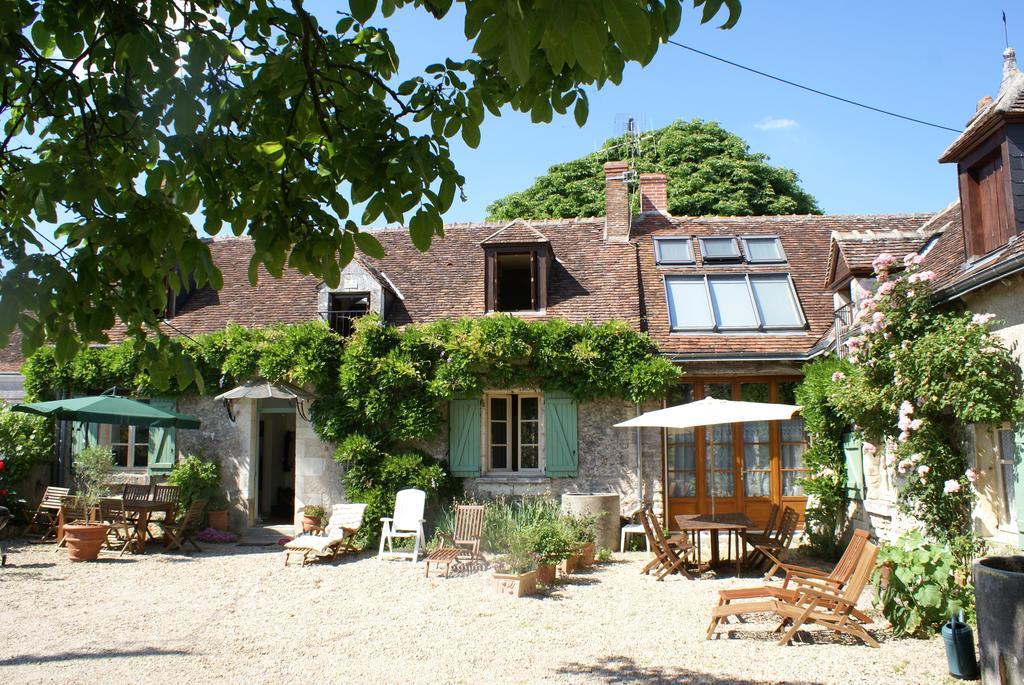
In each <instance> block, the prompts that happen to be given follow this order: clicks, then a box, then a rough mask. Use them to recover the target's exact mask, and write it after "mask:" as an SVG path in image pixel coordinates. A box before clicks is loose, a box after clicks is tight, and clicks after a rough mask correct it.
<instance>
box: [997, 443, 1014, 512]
mask: <svg viewBox="0 0 1024 685" xmlns="http://www.w3.org/2000/svg"><path fill="white" fill-rule="evenodd" d="M998 437H999V445H998V453H997V455H996V459H997V462H998V466H999V476H998V478H999V492H1000V494H1001V495H1002V509H1001V511H1000V512H999V518H1000V522H1001V523H1002V524H1003V525H1008V526H1012V525H1014V524H1016V522H1017V495H1016V487H1017V485H1016V483H1017V478H1016V466H1015V461H1016V457H1017V455H1016V448H1015V445H1014V440H1013V431H1012V430H1010V429H1008V428H1003V429H1000V430H999V436H998Z"/></svg>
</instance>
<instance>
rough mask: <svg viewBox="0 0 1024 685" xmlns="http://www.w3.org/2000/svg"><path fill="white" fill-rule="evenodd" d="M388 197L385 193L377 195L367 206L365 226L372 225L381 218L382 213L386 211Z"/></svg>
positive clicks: (364, 213)
mask: <svg viewBox="0 0 1024 685" xmlns="http://www.w3.org/2000/svg"><path fill="white" fill-rule="evenodd" d="M386 199H387V197H386V196H385V195H384V193H377V194H376V195H374V196H373V197H372V198H371V199H370V201H369V202H368V203H367V204H366V209H365V210H364V211H363V224H364V225H366V224H372V223H373V222H374V221H376V220H377V217H379V216H380V213H381V212H383V211H384V204H385V200H386Z"/></svg>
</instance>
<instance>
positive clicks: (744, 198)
mask: <svg viewBox="0 0 1024 685" xmlns="http://www.w3.org/2000/svg"><path fill="white" fill-rule="evenodd" d="M630 144H631V143H629V142H628V141H627V139H626V137H625V136H620V137H617V138H610V139H609V140H606V141H605V143H604V145H602V146H601V149H600V150H598V151H597V152H593V153H591V154H589V155H586V156H585V157H581V158H580V159H575V160H573V161H571V162H563V163H561V164H556V165H554V166H552V167H551V168H550V169H548V172H547V173H546V174H545V175H543V176H540V177H539V178H537V180H536V181H534V183H533V185H531V186H530V187H529V188H527V189H526V190H523V191H520V192H518V193H512V194H511V195H506V196H505V197H503V198H501V199H499V200H496V201H494V202H493V203H492V204H491V205H489V206H488V207H487V212H488V214H489V218H490V219H492V220H495V221H500V220H509V219H516V218H522V219H558V218H561V219H567V218H572V217H579V216H603V215H604V211H605V210H604V176H603V173H602V165H603V164H604V163H605V162H607V161H612V160H620V159H625V158H626V157H627V153H628V147H627V146H628V145H630ZM633 144H634V145H636V143H633ZM638 147H639V151H638V152H639V154H637V155H636V156H635V158H634V161H635V171H637V172H639V173H643V172H659V171H660V172H664V173H665V174H667V175H668V209H669V213H671V214H673V215H675V216H753V215H764V214H820V213H821V210H820V209H819V208H818V203H817V202H816V201H815V199H814V198H813V197H811V195H809V194H808V193H807V191H805V190H804V189H803V188H801V187H800V183H799V179H798V178H797V175H796V172H794V171H792V170H790V169H784V168H782V167H776V166H772V165H771V164H769V163H768V156H767V155H764V154H761V153H752V152H750V148H749V146H748V145H747V143H746V141H744V140H743V139H742V138H740V137H739V136H737V135H735V134H732V133H729V132H728V131H726V130H725V129H724V128H722V127H721V126H719V125H718V124H717V123H715V122H705V121H701V120H700V119H694V120H692V121H676V122H673V123H672V124H670V125H668V126H666V127H665V128H662V129H658V130H656V131H652V132H650V133H646V134H643V135H642V136H641V137H640V140H639V143H638Z"/></svg>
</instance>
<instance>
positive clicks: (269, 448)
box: [257, 399, 295, 524]
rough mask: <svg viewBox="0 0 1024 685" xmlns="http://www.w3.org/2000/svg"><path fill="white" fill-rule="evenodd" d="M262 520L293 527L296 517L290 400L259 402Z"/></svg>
mask: <svg viewBox="0 0 1024 685" xmlns="http://www.w3.org/2000/svg"><path fill="white" fill-rule="evenodd" d="M257 484H258V485H257V487H258V489H259V492H258V497H257V502H258V505H259V507H258V508H259V511H258V512H257V514H258V516H259V519H260V520H261V521H262V522H263V523H271V524H275V523H291V522H292V520H293V518H294V515H295V404H294V402H292V401H291V400H278V399H266V400H260V411H259V473H258V474H257Z"/></svg>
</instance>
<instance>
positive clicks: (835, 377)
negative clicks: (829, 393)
mask: <svg viewBox="0 0 1024 685" xmlns="http://www.w3.org/2000/svg"><path fill="white" fill-rule="evenodd" d="M844 378H846V374H845V373H843V372H842V371H836V372H835V373H834V374H832V381H833V382H835V383H838V382H839V381H841V380H843V379H844Z"/></svg>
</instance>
